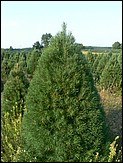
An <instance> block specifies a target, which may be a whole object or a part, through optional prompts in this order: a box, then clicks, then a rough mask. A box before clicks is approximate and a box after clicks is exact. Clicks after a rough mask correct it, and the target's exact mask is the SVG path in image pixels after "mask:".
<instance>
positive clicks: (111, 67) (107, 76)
mask: <svg viewBox="0 0 123 163" xmlns="http://www.w3.org/2000/svg"><path fill="white" fill-rule="evenodd" d="M118 56H119V57H118ZM121 83H122V67H121V59H120V55H119V54H113V55H112V56H111V58H110V60H109V61H108V63H107V64H106V66H105V68H104V70H103V72H102V75H101V77H100V85H101V87H102V88H103V89H108V90H109V91H111V92H112V93H116V92H117V91H121V89H122V85H121Z"/></svg>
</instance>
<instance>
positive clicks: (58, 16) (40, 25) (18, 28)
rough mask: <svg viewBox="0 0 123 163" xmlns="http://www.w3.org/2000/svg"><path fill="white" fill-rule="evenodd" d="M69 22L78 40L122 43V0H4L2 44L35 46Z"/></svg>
mask: <svg viewBox="0 0 123 163" xmlns="http://www.w3.org/2000/svg"><path fill="white" fill-rule="evenodd" d="M63 22H65V23H66V24H67V31H68V32H72V35H73V36H74V37H75V40H76V42H77V43H82V44H83V45H84V46H104V47H111V46H112V44H113V43H114V42H116V41H118V42H120V43H122V1H1V48H9V47H10V46H12V47H13V48H27V47H32V46H33V44H34V43H35V42H36V41H39V42H40V43H41V36H42V35H43V34H46V33H51V35H52V36H55V35H56V34H57V33H58V32H59V31H61V30H62V24H63Z"/></svg>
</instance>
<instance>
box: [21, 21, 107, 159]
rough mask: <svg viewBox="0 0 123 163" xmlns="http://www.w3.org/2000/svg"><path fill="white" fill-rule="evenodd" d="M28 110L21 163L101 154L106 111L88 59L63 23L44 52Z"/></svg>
mask: <svg viewBox="0 0 123 163" xmlns="http://www.w3.org/2000/svg"><path fill="white" fill-rule="evenodd" d="M26 107H27V113H25V114H24V117H23V121H22V139H23V150H24V151H25V153H27V155H28V160H27V158H23V160H21V161H25V160H26V161H35V162H42V161H43V162H48V161H62V162H65V161H69V162H71V161H76V162H77V161H89V160H90V159H91V158H93V157H95V154H96V152H97V151H98V152H100V151H101V150H102V147H103V145H104V144H105V141H106V133H107V132H106V131H107V130H106V123H105V114H104V110H103V107H102V106H101V103H100V97H99V95H98V92H97V90H96V87H95V86H94V82H93V78H92V74H91V73H90V69H89V68H88V65H87V61H86V59H85V57H84V55H82V54H81V52H79V51H77V49H76V48H75V39H74V37H73V36H72V34H71V33H70V34H67V33H66V25H65V23H64V24H63V27H62V32H59V33H58V34H57V35H56V36H55V37H53V38H52V40H51V42H50V45H49V47H48V48H46V49H44V50H43V52H42V56H41V58H40V60H39V64H38V67H37V69H36V71H35V73H34V76H33V79H32V81H31V83H30V87H29V90H28V94H27V98H26ZM21 159H22V157H21ZM24 159H25V160H24Z"/></svg>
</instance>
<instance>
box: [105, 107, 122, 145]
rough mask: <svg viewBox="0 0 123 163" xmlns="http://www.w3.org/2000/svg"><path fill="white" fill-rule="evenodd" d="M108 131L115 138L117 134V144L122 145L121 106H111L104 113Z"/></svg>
mask: <svg viewBox="0 0 123 163" xmlns="http://www.w3.org/2000/svg"><path fill="white" fill-rule="evenodd" d="M106 118H107V122H108V124H109V127H110V133H111V135H112V136H113V137H114V138H115V137H116V136H119V140H118V141H117V142H118V144H119V145H120V146H121V145H122V108H113V109H110V110H109V111H108V112H107V113H106Z"/></svg>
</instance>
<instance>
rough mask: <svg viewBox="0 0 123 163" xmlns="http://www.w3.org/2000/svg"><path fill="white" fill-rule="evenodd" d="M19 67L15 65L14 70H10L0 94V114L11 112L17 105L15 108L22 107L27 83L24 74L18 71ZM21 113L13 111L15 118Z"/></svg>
mask: <svg viewBox="0 0 123 163" xmlns="http://www.w3.org/2000/svg"><path fill="white" fill-rule="evenodd" d="M18 67H19V65H18V64H16V65H15V67H14V69H13V70H11V72H10V75H9V77H8V80H7V82H6V83H5V85H4V90H3V94H2V98H3V99H2V112H3V113H4V112H9V113H11V112H13V107H14V106H15V105H17V106H18V107H17V108H20V106H24V100H25V94H26V93H27V88H28V86H29V82H28V80H27V79H26V77H25V75H24V73H23V72H22V71H21V70H19V68H18ZM20 112H22V110H15V114H16V116H17V115H18V114H19V113H20Z"/></svg>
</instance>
